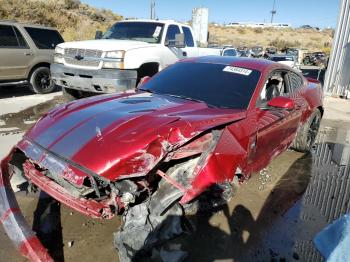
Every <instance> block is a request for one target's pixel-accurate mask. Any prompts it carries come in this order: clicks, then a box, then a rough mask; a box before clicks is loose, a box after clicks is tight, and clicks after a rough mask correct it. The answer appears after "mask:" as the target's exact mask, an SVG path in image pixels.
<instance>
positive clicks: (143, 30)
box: [51, 20, 232, 98]
mask: <svg viewBox="0 0 350 262" xmlns="http://www.w3.org/2000/svg"><path fill="white" fill-rule="evenodd" d="M97 33H100V32H97ZM96 35H97V39H96V40H88V41H77V42H66V43H62V44H59V45H58V46H57V47H56V49H55V56H54V63H53V64H52V65H51V74H52V79H53V81H54V82H55V83H56V84H57V85H59V86H61V87H62V88H63V92H64V94H65V95H67V96H70V97H73V98H81V97H84V96H86V95H91V94H94V93H114V92H122V91H125V90H127V89H132V88H135V86H136V85H137V83H138V81H139V80H140V79H141V78H142V77H144V76H153V75H154V74H156V73H157V72H158V71H160V70H162V69H163V68H165V67H166V66H168V65H170V64H172V63H174V62H176V61H178V60H179V59H182V58H185V57H195V56H203V55H225V52H227V55H232V50H229V49H224V50H223V49H217V48H216V49H214V48H199V47H197V45H196V42H195V40H194V37H193V33H192V29H191V27H189V26H187V25H184V24H180V23H177V22H174V21H158V20H125V21H121V22H117V23H115V24H114V25H113V26H112V27H111V28H110V29H109V30H107V32H106V33H105V34H103V35H102V34H101V33H100V34H96Z"/></svg>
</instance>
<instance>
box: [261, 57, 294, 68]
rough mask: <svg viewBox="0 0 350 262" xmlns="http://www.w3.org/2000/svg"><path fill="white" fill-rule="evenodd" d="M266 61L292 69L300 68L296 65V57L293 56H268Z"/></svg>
mask: <svg viewBox="0 0 350 262" xmlns="http://www.w3.org/2000/svg"><path fill="white" fill-rule="evenodd" d="M268 59H269V60H271V61H274V62H278V63H281V64H284V65H287V66H290V67H291V68H294V69H299V67H300V64H299V63H298V61H297V59H296V57H295V56H293V55H285V54H281V55H272V56H269V58H268Z"/></svg>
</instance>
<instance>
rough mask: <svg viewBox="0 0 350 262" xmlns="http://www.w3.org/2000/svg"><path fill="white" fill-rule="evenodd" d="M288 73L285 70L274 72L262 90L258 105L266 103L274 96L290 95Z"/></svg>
mask: <svg viewBox="0 0 350 262" xmlns="http://www.w3.org/2000/svg"><path fill="white" fill-rule="evenodd" d="M288 90H289V89H288V84H287V73H286V72H284V71H276V72H272V73H271V74H270V76H269V78H268V79H267V81H266V83H265V85H264V87H263V89H262V90H261V93H260V97H259V100H258V104H257V106H262V105H265V104H266V103H267V102H268V101H270V100H271V99H272V98H275V97H277V96H287V95H289V91H288Z"/></svg>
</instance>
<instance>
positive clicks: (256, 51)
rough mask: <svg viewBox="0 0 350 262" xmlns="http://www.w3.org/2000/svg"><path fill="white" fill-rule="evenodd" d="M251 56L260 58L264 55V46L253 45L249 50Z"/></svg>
mask: <svg viewBox="0 0 350 262" xmlns="http://www.w3.org/2000/svg"><path fill="white" fill-rule="evenodd" d="M250 53H251V56H252V57H254V58H260V57H263V56H264V48H263V47H262V46H253V47H252V49H251V50H250Z"/></svg>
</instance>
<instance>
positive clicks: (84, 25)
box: [0, 0, 123, 41]
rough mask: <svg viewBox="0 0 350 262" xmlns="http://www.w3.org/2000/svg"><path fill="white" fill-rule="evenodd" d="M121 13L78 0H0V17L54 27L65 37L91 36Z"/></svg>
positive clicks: (67, 38)
mask: <svg viewBox="0 0 350 262" xmlns="http://www.w3.org/2000/svg"><path fill="white" fill-rule="evenodd" d="M122 18H123V17H122V16H120V15H118V14H115V13H113V12H112V11H110V10H105V9H97V8H93V7H91V6H89V5H86V4H82V3H81V2H80V1H79V0H0V20H8V19H10V20H17V21H20V22H28V23H32V24H41V25H46V26H52V27H55V28H57V29H58V30H59V31H60V33H61V34H62V35H63V37H64V39H65V40H66V41H71V40H83V39H92V38H94V36H95V31H96V30H102V31H104V30H106V28H107V27H109V26H110V25H111V24H113V23H114V22H115V21H118V20H121V19H122Z"/></svg>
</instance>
